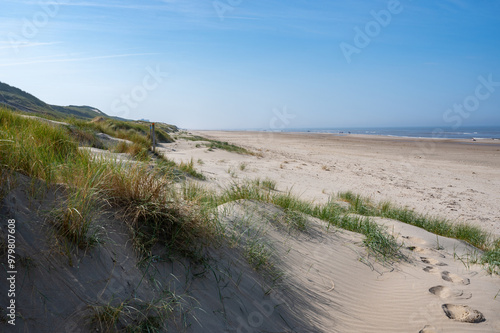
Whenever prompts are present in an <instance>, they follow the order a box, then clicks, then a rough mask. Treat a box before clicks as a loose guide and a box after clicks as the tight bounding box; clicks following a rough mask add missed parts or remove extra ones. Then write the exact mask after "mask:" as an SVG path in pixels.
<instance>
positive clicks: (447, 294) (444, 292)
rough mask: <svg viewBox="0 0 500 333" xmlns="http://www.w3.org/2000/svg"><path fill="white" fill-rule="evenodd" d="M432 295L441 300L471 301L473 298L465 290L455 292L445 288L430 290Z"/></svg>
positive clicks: (439, 287)
mask: <svg viewBox="0 0 500 333" xmlns="http://www.w3.org/2000/svg"><path fill="white" fill-rule="evenodd" d="M429 292H430V293H431V294H434V295H436V296H438V297H440V298H452V297H453V298H458V299H469V298H471V297H472V294H471V293H468V292H464V291H463V290H453V289H451V288H448V287H445V286H435V287H432V288H430V289H429Z"/></svg>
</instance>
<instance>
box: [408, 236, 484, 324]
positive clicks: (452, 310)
mask: <svg viewBox="0 0 500 333" xmlns="http://www.w3.org/2000/svg"><path fill="white" fill-rule="evenodd" d="M405 238H407V239H409V240H411V241H412V242H413V243H417V244H419V245H423V244H425V241H424V240H418V239H415V238H410V237H405ZM408 249H410V250H412V251H414V252H417V253H419V254H420V255H431V254H432V255H434V256H436V255H437V256H438V257H441V258H445V256H444V255H443V254H441V253H438V252H435V251H433V250H431V249H428V248H423V247H419V246H410V247H408ZM420 260H421V261H422V262H423V263H424V264H427V266H426V267H424V268H423V270H424V271H425V272H428V273H431V274H436V275H440V277H441V279H442V280H443V281H445V282H449V283H453V284H454V286H463V287H465V286H467V285H469V284H470V279H468V278H465V277H461V276H459V275H457V274H454V273H451V272H449V271H447V270H446V269H445V268H444V267H445V266H448V265H447V264H446V263H444V262H441V261H439V260H437V259H435V258H431V257H427V256H426V257H424V256H422V257H420ZM429 292H430V293H431V294H433V295H436V296H437V297H439V298H441V299H443V300H451V299H453V300H467V299H469V298H471V297H472V294H471V293H470V292H467V291H464V290H461V289H458V288H453V287H448V286H445V285H438V286H434V287H431V288H430V289H429ZM441 308H442V309H443V311H444V313H445V315H446V316H447V317H448V318H449V319H451V320H455V321H459V322H463V323H481V322H483V321H485V320H486V319H485V318H484V315H483V314H482V313H481V312H479V311H478V310H475V309H472V308H470V307H469V306H467V305H459V304H451V303H446V304H443V305H442V306H441ZM436 332H437V330H436V329H435V328H434V327H432V326H429V325H427V326H425V327H424V328H423V329H421V330H420V332H419V333H436Z"/></svg>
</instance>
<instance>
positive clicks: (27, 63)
mask: <svg viewBox="0 0 500 333" xmlns="http://www.w3.org/2000/svg"><path fill="white" fill-rule="evenodd" d="M157 54H159V53H127V54H112V55H104V56H95V57H84V58H59V59H54V58H52V59H31V60H25V61H19V62H11V63H0V67H12V66H22V65H33V64H45V63H57V62H76V61H88V60H99V59H111V58H126V57H139V56H150V55H157Z"/></svg>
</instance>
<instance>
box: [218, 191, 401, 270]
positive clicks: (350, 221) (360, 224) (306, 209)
mask: <svg viewBox="0 0 500 333" xmlns="http://www.w3.org/2000/svg"><path fill="white" fill-rule="evenodd" d="M240 199H247V200H256V201H261V202H267V203H271V204H274V205H276V206H278V207H281V208H283V209H284V210H285V212H288V213H287V214H291V212H295V213H297V212H298V213H302V214H306V215H310V216H313V217H316V218H319V219H321V220H323V221H326V222H327V223H328V224H329V225H333V226H336V227H339V228H342V229H345V230H349V231H353V232H357V233H361V234H363V235H365V236H366V238H365V240H364V243H365V245H366V246H367V248H368V249H369V250H370V252H371V253H372V254H374V255H375V256H377V257H378V258H380V259H381V260H384V261H393V260H399V259H402V258H403V257H404V256H403V255H402V254H401V252H400V245H399V244H398V243H397V242H396V239H395V238H394V236H392V235H390V234H389V233H387V232H386V231H385V230H384V229H383V228H382V227H381V226H379V225H378V224H376V223H375V222H372V221H370V220H369V219H368V218H360V217H357V216H351V215H349V214H346V212H345V211H344V210H343V209H342V208H341V207H340V206H339V205H337V204H335V203H332V202H329V203H327V204H322V205H321V204H314V203H311V202H308V201H304V200H301V199H299V198H297V197H296V196H294V195H293V194H291V193H290V192H288V193H273V192H271V191H270V190H264V189H262V187H260V186H258V185H257V184H255V182H246V183H243V184H232V185H231V186H230V187H229V188H227V189H226V190H225V191H224V192H223V193H222V194H221V195H220V196H219V197H218V198H217V200H213V201H212V202H217V204H222V203H226V202H231V201H235V200H240ZM296 227H297V229H299V230H300V229H303V228H305V226H304V225H302V224H301V223H300V222H299V223H298V224H297V225H296Z"/></svg>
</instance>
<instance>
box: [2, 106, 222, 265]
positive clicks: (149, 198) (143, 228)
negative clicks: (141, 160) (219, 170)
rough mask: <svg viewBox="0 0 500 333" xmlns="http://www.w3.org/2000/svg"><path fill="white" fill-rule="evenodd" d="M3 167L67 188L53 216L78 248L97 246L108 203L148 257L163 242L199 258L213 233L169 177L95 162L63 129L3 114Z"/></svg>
mask: <svg viewBox="0 0 500 333" xmlns="http://www.w3.org/2000/svg"><path fill="white" fill-rule="evenodd" d="M0 165H1V166H2V168H1V170H2V175H3V174H4V173H5V172H7V171H8V170H11V171H15V172H21V173H23V174H25V175H27V176H30V177H33V178H38V179H42V180H44V181H45V182H46V184H47V186H50V184H54V183H56V182H58V183H63V184H66V186H67V194H66V199H65V201H64V202H62V203H60V205H59V206H58V207H57V208H56V209H55V210H54V211H53V212H52V213H51V216H52V220H53V223H54V226H55V228H56V230H57V231H58V232H59V234H61V235H63V236H64V237H65V238H66V239H68V240H70V241H71V242H73V243H74V244H76V245H78V246H80V247H82V246H87V245H91V244H92V239H93V238H92V235H89V231H90V230H91V229H92V227H93V223H94V220H95V219H94V217H95V216H96V215H97V214H99V213H101V212H102V209H103V203H105V204H109V205H111V206H112V207H115V208H117V209H119V210H121V211H122V212H123V216H124V217H126V219H125V220H126V221H128V222H129V225H130V227H131V231H132V233H133V236H134V237H133V238H134V242H135V243H136V245H137V247H138V248H139V249H140V250H141V253H144V254H147V253H148V251H150V249H151V247H152V246H153V245H154V244H157V243H161V244H163V245H165V246H166V247H168V248H169V249H170V250H171V251H172V252H175V253H179V254H182V255H187V256H192V257H196V256H198V250H199V248H200V246H201V245H202V243H203V242H202V241H201V240H203V239H206V240H208V239H209V238H210V235H211V234H213V230H214V228H213V220H212V218H211V217H210V216H209V215H208V213H207V211H206V210H199V209H197V206H196V205H193V204H190V203H186V202H184V201H183V200H181V199H180V196H179V195H178V194H177V193H176V191H175V188H174V186H173V185H172V176H171V175H166V174H165V173H164V172H162V170H161V169H160V168H157V167H153V168H151V167H150V166H149V165H147V164H137V165H128V164H119V163H115V162H113V161H99V160H95V159H92V157H91V156H90V155H89V154H88V153H86V152H85V151H81V150H79V149H78V144H77V142H76V141H75V140H74V139H73V138H72V137H71V136H70V135H69V134H68V132H67V130H66V128H65V127H61V126H52V125H49V124H46V123H43V122H40V121H38V120H36V119H29V118H23V117H20V116H18V115H15V114H14V113H12V112H10V111H8V110H2V109H0ZM191 167H192V163H191ZM187 168H189V165H188V166H187ZM2 179H3V178H2Z"/></svg>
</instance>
